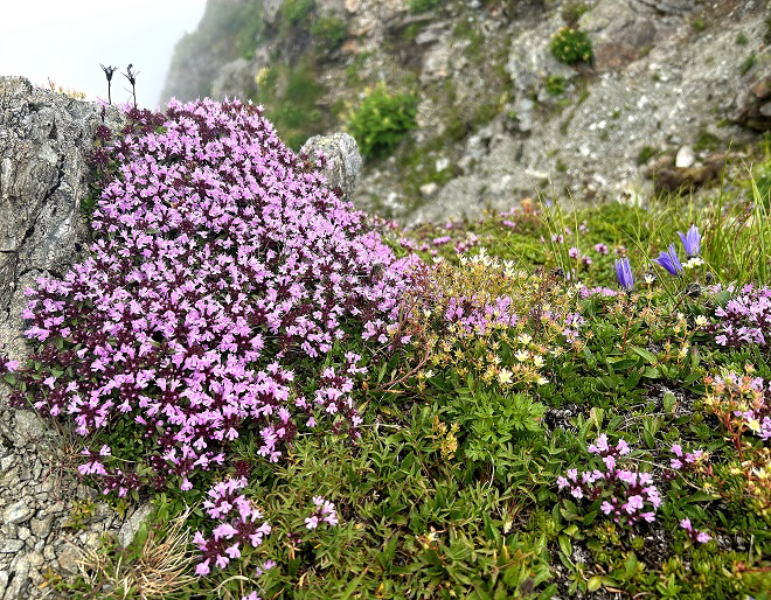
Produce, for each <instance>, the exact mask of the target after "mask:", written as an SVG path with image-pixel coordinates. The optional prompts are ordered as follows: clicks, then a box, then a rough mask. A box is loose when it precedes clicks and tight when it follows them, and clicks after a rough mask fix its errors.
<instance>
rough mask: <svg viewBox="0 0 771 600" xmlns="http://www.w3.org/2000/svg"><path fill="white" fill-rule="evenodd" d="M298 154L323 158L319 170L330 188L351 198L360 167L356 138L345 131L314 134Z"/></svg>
mask: <svg viewBox="0 0 771 600" xmlns="http://www.w3.org/2000/svg"><path fill="white" fill-rule="evenodd" d="M300 154H306V155H307V156H308V157H309V158H310V159H311V160H312V161H318V160H319V159H323V167H322V169H321V172H322V173H323V174H324V176H325V177H326V179H327V185H328V186H329V187H330V188H332V189H335V188H338V189H339V190H340V191H341V192H342V194H341V196H342V197H343V198H345V199H350V198H351V196H352V195H353V193H354V192H355V191H356V185H357V183H358V182H359V175H360V174H361V168H362V159H361V154H360V153H359V146H358V145H357V144H356V140H354V139H353V138H352V137H351V136H350V135H348V134H347V133H333V134H331V135H316V136H313V137H312V138H310V139H309V140H308V141H307V142H305V144H304V145H303V147H302V148H301V149H300Z"/></svg>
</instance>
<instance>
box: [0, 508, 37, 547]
mask: <svg viewBox="0 0 771 600" xmlns="http://www.w3.org/2000/svg"><path fill="white" fill-rule="evenodd" d="M32 512H33V511H32V509H31V508H30V507H29V506H27V501H26V500H19V501H18V502H15V503H13V504H11V505H10V506H9V507H8V508H6V509H5V510H4V511H3V520H4V521H5V522H6V523H13V524H17V523H23V522H24V521H26V520H27V519H29V518H30V517H31V516H32ZM22 539H23V538H22Z"/></svg>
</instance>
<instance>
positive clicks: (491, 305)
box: [444, 296, 519, 335]
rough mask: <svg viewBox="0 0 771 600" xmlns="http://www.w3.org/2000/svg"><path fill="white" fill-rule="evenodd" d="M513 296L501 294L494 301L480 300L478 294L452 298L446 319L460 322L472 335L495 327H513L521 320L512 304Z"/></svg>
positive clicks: (445, 313) (451, 321)
mask: <svg viewBox="0 0 771 600" xmlns="http://www.w3.org/2000/svg"><path fill="white" fill-rule="evenodd" d="M511 304H512V302H511V298H509V297H508V296H500V297H499V298H496V299H495V301H494V302H484V301H480V299H479V298H478V297H477V296H470V297H467V296H460V297H453V298H450V300H449V302H448V303H447V309H446V310H445V311H444V319H445V321H447V322H448V323H458V324H459V325H460V326H461V327H462V328H463V330H464V331H465V332H466V333H467V334H469V335H471V334H478V335H484V334H485V333H486V332H487V330H488V329H490V328H494V327H513V326H514V325H516V324H517V322H518V321H519V319H518V317H517V315H515V314H514V312H513V310H512V306H511Z"/></svg>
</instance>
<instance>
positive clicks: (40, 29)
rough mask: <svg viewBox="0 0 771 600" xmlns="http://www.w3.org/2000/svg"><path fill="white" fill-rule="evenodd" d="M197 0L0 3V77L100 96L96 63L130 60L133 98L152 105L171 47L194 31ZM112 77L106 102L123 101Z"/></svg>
mask: <svg viewBox="0 0 771 600" xmlns="http://www.w3.org/2000/svg"><path fill="white" fill-rule="evenodd" d="M204 5H205V0H0V75H24V76H25V77H27V78H29V79H30V80H32V81H33V82H34V83H36V84H38V85H43V86H47V85H48V79H49V78H50V79H52V80H53V81H54V82H56V83H57V84H58V85H60V86H62V87H64V88H67V89H76V90H79V91H82V92H85V93H86V94H87V96H88V98H89V99H92V100H93V99H96V98H97V97H100V98H105V97H106V96H107V91H106V83H105V79H104V75H103V73H102V71H101V69H100V68H99V63H104V64H108V63H109V64H111V65H115V66H119V67H121V70H122V69H123V68H124V67H125V66H126V65H127V64H128V63H133V64H134V67H135V68H136V69H137V70H138V71H139V72H140V74H139V77H138V78H137V98H138V101H139V103H140V104H141V105H142V106H145V107H147V108H156V107H157V105H158V99H159V97H160V94H161V89H162V88H163V82H164V79H165V77H166V71H167V69H168V67H169V61H170V60H171V53H172V51H173V49H174V44H176V42H177V40H179V38H181V37H182V35H183V34H184V33H185V32H189V31H193V30H195V28H196V26H197V24H198V21H199V20H200V18H201V15H202V14H203V9H204ZM127 90H129V85H128V82H127V81H126V79H125V78H123V77H121V76H118V75H116V76H115V78H114V79H113V101H121V102H122V101H124V100H128V99H129V98H130V96H131V94H130V92H129V91H127Z"/></svg>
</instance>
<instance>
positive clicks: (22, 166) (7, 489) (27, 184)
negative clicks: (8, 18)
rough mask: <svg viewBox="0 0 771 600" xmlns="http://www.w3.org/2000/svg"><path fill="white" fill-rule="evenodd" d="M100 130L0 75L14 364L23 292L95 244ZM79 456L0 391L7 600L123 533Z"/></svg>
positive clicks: (70, 108)
mask: <svg viewBox="0 0 771 600" xmlns="http://www.w3.org/2000/svg"><path fill="white" fill-rule="evenodd" d="M107 116H108V117H109V118H111V119H112V120H113V122H114V121H115V119H116V118H117V113H116V112H107ZM101 122H102V110H101V108H100V107H98V106H96V105H94V104H90V103H86V102H82V101H79V100H74V99H71V98H68V97H67V96H63V95H60V94H56V93H53V92H50V91H47V90H41V89H36V88H34V87H33V86H32V85H31V84H30V83H29V81H27V80H25V79H21V78H16V77H0V349H3V351H4V352H6V353H8V354H9V355H10V356H11V357H12V358H22V357H23V356H24V354H25V352H26V346H25V343H24V338H23V335H22V332H23V328H24V327H23V322H22V320H21V310H22V308H23V307H24V305H25V298H24V290H25V289H26V288H27V287H29V286H30V285H33V284H34V281H35V278H36V277H39V276H41V275H48V274H53V275H61V274H63V273H64V272H65V271H66V270H67V268H68V266H69V265H71V264H72V262H73V261H74V260H76V258H77V257H78V256H79V254H80V253H81V251H82V249H83V247H84V245H85V244H86V243H87V242H88V228H87V226H86V224H85V222H84V221H83V219H82V216H81V211H80V201H81V199H82V198H83V197H84V195H85V193H86V190H87V182H86V177H87V173H88V168H87V165H86V161H85V157H86V153H87V152H88V151H89V149H90V147H91V140H92V136H93V133H94V130H95V128H96V127H97V125H98V124H99V123H101ZM79 450H80V447H79V446H78V440H77V439H75V437H74V436H73V437H71V438H70V437H67V436H66V435H65V436H62V435H61V434H60V432H57V431H56V430H55V429H54V428H53V427H52V425H51V424H50V423H47V422H44V421H43V420H41V419H40V418H39V417H38V416H37V415H36V414H35V413H34V412H32V411H30V410H24V409H14V408H10V407H9V406H8V404H7V390H6V389H4V386H3V384H2V383H0V600H22V599H23V600H27V599H35V598H42V597H44V596H46V595H47V594H45V593H44V591H43V590H41V589H40V588H39V585H40V584H41V583H43V577H44V574H47V573H48V574H50V573H56V572H62V573H68V572H74V571H76V570H77V560H78V557H79V556H80V549H83V548H86V547H89V546H90V547H96V546H97V545H98V544H99V536H100V535H101V534H102V533H104V532H105V531H109V530H112V529H116V528H118V527H120V525H121V522H120V521H119V519H118V517H117V515H115V514H114V513H113V512H112V511H111V510H109V509H108V508H107V507H106V506H105V505H103V504H100V503H98V502H94V501H93V500H94V496H95V492H94V491H93V490H90V489H88V488H87V487H86V486H84V485H82V484H81V483H80V482H79V481H78V480H77V478H76V477H75V476H74V474H73V473H72V471H70V467H65V466H64V465H65V463H72V454H73V453H74V452H78V451H79Z"/></svg>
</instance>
